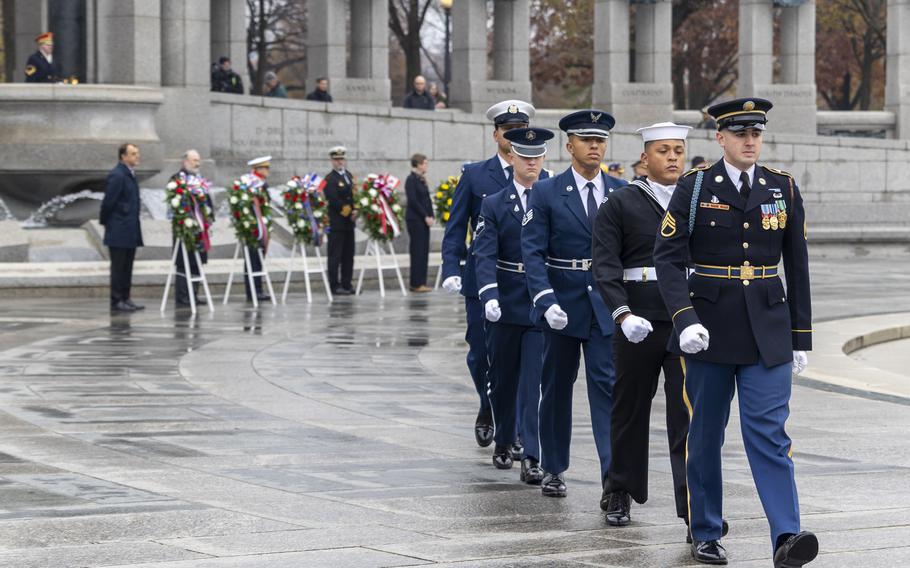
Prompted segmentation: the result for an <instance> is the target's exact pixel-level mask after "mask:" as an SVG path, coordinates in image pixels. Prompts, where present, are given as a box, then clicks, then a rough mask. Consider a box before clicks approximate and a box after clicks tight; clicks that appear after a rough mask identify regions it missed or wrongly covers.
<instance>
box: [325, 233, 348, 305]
mask: <svg viewBox="0 0 910 568" xmlns="http://www.w3.org/2000/svg"><path fill="white" fill-rule="evenodd" d="M328 248H329V288H331V289H332V292H334V291H336V290H338V288H339V284H340V287H341V288H346V289H348V290H350V289H352V288H353V286H352V285H351V279H352V278H353V276H354V231H353V230H350V231H336V230H334V229H332V230H331V231H329V244H328ZM339 268H340V269H341V279H340V280H339V278H338V269H339Z"/></svg>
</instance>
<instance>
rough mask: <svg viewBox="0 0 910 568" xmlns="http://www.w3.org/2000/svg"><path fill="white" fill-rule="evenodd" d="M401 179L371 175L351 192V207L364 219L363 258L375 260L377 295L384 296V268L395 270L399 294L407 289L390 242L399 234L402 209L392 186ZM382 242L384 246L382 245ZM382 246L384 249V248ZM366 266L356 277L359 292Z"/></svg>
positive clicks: (405, 294) (358, 291)
mask: <svg viewBox="0 0 910 568" xmlns="http://www.w3.org/2000/svg"><path fill="white" fill-rule="evenodd" d="M399 183H400V180H399V179H398V178H397V177H395V176H393V175H389V174H382V175H376V174H370V175H368V176H367V177H366V179H365V180H364V181H363V184H362V185H361V186H360V189H359V190H358V191H357V193H356V194H355V195H354V208H355V209H357V211H358V213H357V215H358V217H360V218H361V219H363V230H364V232H366V234H367V236H368V237H369V239H370V240H369V242H367V248H366V252H365V254H364V256H365V257H372V258H373V259H374V260H375V262H376V276H377V279H378V281H379V295H380V297H383V298H384V297H385V282H384V280H383V276H382V271H383V270H394V271H395V276H396V277H397V279H398V285H399V286H400V287H401V295H402V296H407V295H408V292H407V289H406V288H405V285H404V278H403V277H402V275H401V267H400V266H399V265H398V259H397V258H396V256H395V248H394V246H392V241H393V240H394V239H395V237H397V236H398V235H400V234H401V221H402V217H403V215H402V209H401V205H399V204H398V198H397V197H396V195H395V188H397V187H398V184H399ZM383 245H384V246H383ZM383 248H385V249H386V250H385V251H383ZM364 272H366V265H364V266H362V267H361V269H360V276H358V277H357V289H356V293H357V294H360V290H361V288H362V286H363V275H364Z"/></svg>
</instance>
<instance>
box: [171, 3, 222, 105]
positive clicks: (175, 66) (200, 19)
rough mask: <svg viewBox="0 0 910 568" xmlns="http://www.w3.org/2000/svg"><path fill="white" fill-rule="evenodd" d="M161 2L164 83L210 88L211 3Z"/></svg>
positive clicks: (174, 85) (173, 85)
mask: <svg viewBox="0 0 910 568" xmlns="http://www.w3.org/2000/svg"><path fill="white" fill-rule="evenodd" d="M160 1H161V84H162V85H163V86H167V87H210V85H211V81H210V72H209V71H210V69H209V64H210V62H211V55H210V53H211V42H210V35H209V34H210V29H209V28H210V24H211V22H210V16H209V10H210V6H209V3H208V2H186V1H185V0H160Z"/></svg>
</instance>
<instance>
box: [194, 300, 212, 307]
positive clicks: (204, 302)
mask: <svg viewBox="0 0 910 568" xmlns="http://www.w3.org/2000/svg"><path fill="white" fill-rule="evenodd" d="M196 305H197V306H207V305H209V303H208V302H206V301H205V300H203V299H202V298H196Z"/></svg>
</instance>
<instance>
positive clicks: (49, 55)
mask: <svg viewBox="0 0 910 568" xmlns="http://www.w3.org/2000/svg"><path fill="white" fill-rule="evenodd" d="M35 42H36V43H37V44H38V51H36V52H35V53H33V54H31V55H29V56H28V61H26V62H25V82H26V83H59V82H60V81H62V80H63V71H61V70H60V63H59V62H57V61H54V34H53V33H51V32H46V33H43V34H41V35H39V36H38V37H36V38H35Z"/></svg>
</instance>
